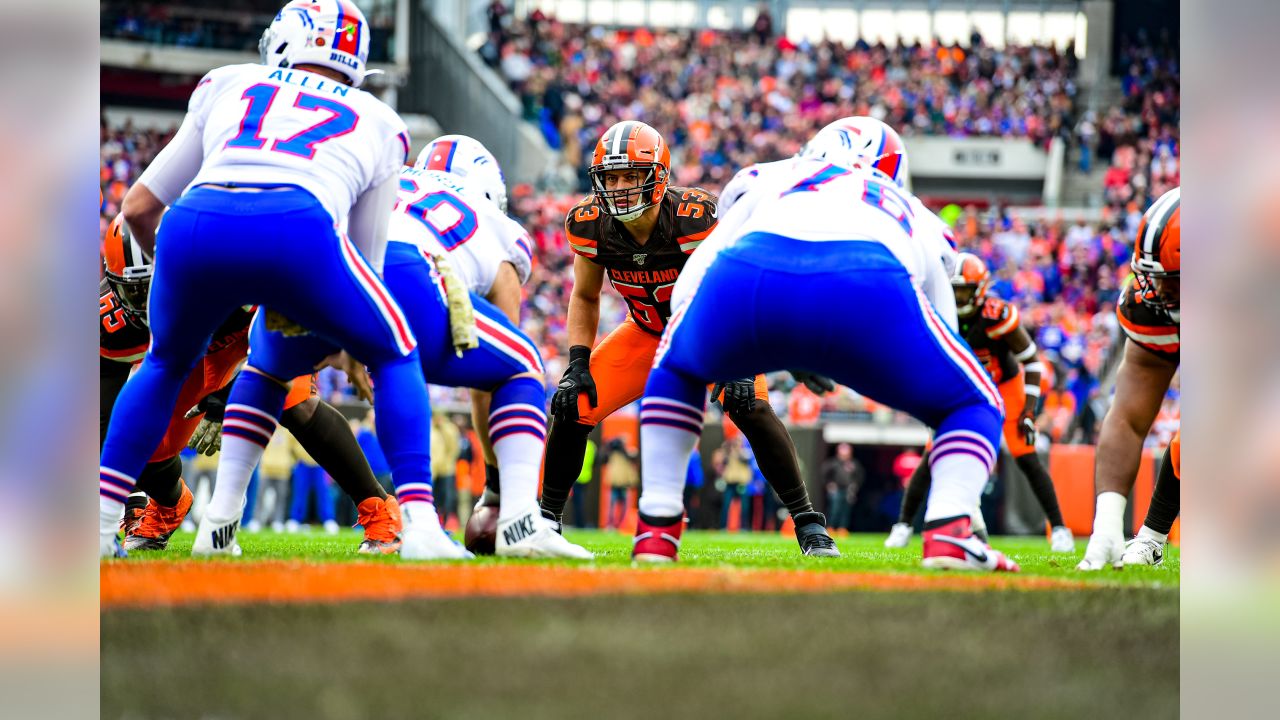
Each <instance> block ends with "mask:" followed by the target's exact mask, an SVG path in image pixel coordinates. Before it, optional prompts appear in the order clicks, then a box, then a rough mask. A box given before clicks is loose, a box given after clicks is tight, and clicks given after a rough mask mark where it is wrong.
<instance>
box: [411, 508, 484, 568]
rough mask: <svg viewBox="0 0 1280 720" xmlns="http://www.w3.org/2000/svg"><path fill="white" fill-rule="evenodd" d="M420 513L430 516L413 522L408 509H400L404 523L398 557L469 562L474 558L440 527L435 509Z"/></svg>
mask: <svg viewBox="0 0 1280 720" xmlns="http://www.w3.org/2000/svg"><path fill="white" fill-rule="evenodd" d="M422 512H424V513H430V514H431V515H430V516H429V517H427V518H426V519H422V520H418V521H417V522H414V520H413V515H411V514H410V510H409V509H406V508H401V509H400V513H401V516H402V517H403V518H404V521H405V522H404V533H403V534H402V535H401V538H400V557H402V558H404V559H405V560H471V559H472V558H474V557H475V555H472V554H471V552H470V551H469V550H467V549H466V548H464V547H462V544H461V543H459V542H458V541H457V540H454V539H453V536H452V535H450V534H449V533H448V532H445V530H444V528H442V527H440V520H439V517H438V516H437V515H436V514H435V508H426V509H424V510H423V511H422Z"/></svg>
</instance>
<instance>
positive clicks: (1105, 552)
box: [1076, 532, 1124, 571]
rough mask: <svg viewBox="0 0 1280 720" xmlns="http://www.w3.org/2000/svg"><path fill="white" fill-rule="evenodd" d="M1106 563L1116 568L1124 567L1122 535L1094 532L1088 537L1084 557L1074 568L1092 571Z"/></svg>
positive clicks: (1099, 568) (1104, 565)
mask: <svg viewBox="0 0 1280 720" xmlns="http://www.w3.org/2000/svg"><path fill="white" fill-rule="evenodd" d="M1108 565H1110V566H1111V567H1112V568H1114V569H1116V570H1119V569H1120V568H1122V567H1124V537H1123V536H1121V535H1113V534H1111V533H1098V532H1095V533H1094V534H1093V535H1092V536H1090V537H1089V545H1088V547H1086V548H1085V549H1084V559H1083V560H1081V561H1080V564H1079V565H1076V569H1077V570H1085V571H1094V570H1101V569H1102V568H1104V567H1106V566H1108Z"/></svg>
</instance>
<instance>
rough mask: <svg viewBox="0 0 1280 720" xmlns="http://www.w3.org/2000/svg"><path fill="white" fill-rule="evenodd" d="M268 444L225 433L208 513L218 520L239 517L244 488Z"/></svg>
mask: <svg viewBox="0 0 1280 720" xmlns="http://www.w3.org/2000/svg"><path fill="white" fill-rule="evenodd" d="M265 450H266V448H265V447H263V446H262V445H259V444H258V443H256V442H253V441H251V440H246V439H244V438H242V437H236V436H234V435H227V434H225V433H224V434H223V435H222V451H221V453H220V456H219V458H218V475H217V480H216V481H215V482H214V485H213V497H211V498H209V507H208V508H206V509H205V515H206V516H208V517H209V518H211V519H213V520H216V521H218V522H226V521H230V520H234V519H237V518H239V517H240V513H241V512H242V511H243V509H244V501H245V491H246V490H248V488H249V481H250V480H251V479H252V478H253V469H254V468H255V467H257V466H258V461H259V460H261V459H262V453H263V452H264V451H265Z"/></svg>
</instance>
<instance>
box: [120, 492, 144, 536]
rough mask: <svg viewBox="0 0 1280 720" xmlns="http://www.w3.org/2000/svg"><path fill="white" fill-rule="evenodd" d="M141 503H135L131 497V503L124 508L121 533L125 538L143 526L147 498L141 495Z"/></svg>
mask: <svg viewBox="0 0 1280 720" xmlns="http://www.w3.org/2000/svg"><path fill="white" fill-rule="evenodd" d="M139 497H140V498H142V501H141V502H138V501H135V500H134V498H133V497H132V496H131V497H130V498H129V502H128V503H127V504H126V505H125V506H124V517H122V518H120V533H121V534H123V535H124V536H125V537H129V536H130V535H132V534H133V531H134V530H137V529H138V526H139V525H141V524H142V513H143V511H145V510H146V509H147V498H146V497H143V496H141V495H139Z"/></svg>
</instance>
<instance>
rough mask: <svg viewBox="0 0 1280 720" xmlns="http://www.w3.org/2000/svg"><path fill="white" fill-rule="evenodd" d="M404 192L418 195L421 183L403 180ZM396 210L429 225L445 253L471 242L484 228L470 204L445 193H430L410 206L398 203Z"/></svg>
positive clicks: (428, 227)
mask: <svg viewBox="0 0 1280 720" xmlns="http://www.w3.org/2000/svg"><path fill="white" fill-rule="evenodd" d="M400 190H402V191H403V192H408V193H416V192H418V183H416V182H414V181H413V180H409V179H407V178H400ZM396 210H398V211H400V212H403V213H405V214H406V215H408V216H409V217H411V218H413V219H414V220H417V221H418V222H420V223H422V224H423V225H425V226H427V229H428V230H430V231H431V234H432V235H435V236H436V239H437V240H439V241H440V244H441V245H443V246H444V249H445V250H453V249H454V248H456V247H458V246H459V245H461V244H462V243H464V242H466V241H468V240H470V239H471V236H472V235H475V234H476V228H478V227H479V225H480V222H479V220H478V219H477V218H476V211H475V210H472V209H471V206H470V205H468V204H467V203H466V202H465V201H464V200H463V199H462V198H460V197H458V196H456V195H454V194H453V193H450V192H446V191H444V190H437V191H435V192H429V193H427V194H426V195H423V196H422V197H420V198H418V199H416V200H414V201H413V202H411V203H408V204H406V205H402V204H401V203H400V202H397V203H396Z"/></svg>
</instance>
